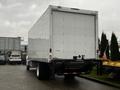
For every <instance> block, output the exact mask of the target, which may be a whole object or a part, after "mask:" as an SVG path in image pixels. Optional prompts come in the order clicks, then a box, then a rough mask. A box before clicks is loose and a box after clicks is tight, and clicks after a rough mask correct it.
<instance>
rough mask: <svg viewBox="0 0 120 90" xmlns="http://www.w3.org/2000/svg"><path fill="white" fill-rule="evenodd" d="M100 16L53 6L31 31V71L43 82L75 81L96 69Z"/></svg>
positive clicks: (29, 42)
mask: <svg viewBox="0 0 120 90" xmlns="http://www.w3.org/2000/svg"><path fill="white" fill-rule="evenodd" d="M97 28H98V14H97V12H96V11H89V10H81V9H76V8H66V7H61V6H52V5H50V6H49V7H48V8H47V10H46V11H45V12H44V14H43V15H42V16H41V17H40V19H39V20H38V21H37V22H36V23H35V24H34V25H33V27H32V28H31V30H30V31H29V34H28V36H29V39H28V61H27V70H29V69H30V67H36V68H37V69H36V72H37V73H36V75H37V77H38V78H39V79H49V78H51V77H54V75H55V74H58V75H65V76H66V77H74V76H75V75H79V74H80V73H81V72H88V71H89V70H91V68H92V62H91V60H94V59H96V57H97V54H96V50H97V48H98V45H97V43H98V41H97V40H98V34H97V33H98V29H97Z"/></svg>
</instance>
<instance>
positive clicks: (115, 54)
mask: <svg viewBox="0 0 120 90" xmlns="http://www.w3.org/2000/svg"><path fill="white" fill-rule="evenodd" d="M110 51H111V55H110V56H111V60H119V59H120V55H119V47H118V42H117V38H116V35H115V34H114V33H112V36H111V45H110Z"/></svg>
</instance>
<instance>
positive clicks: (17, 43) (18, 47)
mask: <svg viewBox="0 0 120 90" xmlns="http://www.w3.org/2000/svg"><path fill="white" fill-rule="evenodd" d="M20 41H21V40H20V38H19V37H18V38H15V39H14V50H20V48H21V47H20Z"/></svg>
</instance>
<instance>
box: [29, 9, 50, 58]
mask: <svg viewBox="0 0 120 90" xmlns="http://www.w3.org/2000/svg"><path fill="white" fill-rule="evenodd" d="M28 37H29V39H28V56H29V59H33V60H36V59H38V60H41V58H44V59H46V60H48V55H49V49H50V10H49V9H48V10H47V11H46V12H45V13H44V14H43V15H42V16H41V18H40V19H39V20H38V21H37V22H36V24H34V25H33V27H32V28H31V30H30V31H29V34H28Z"/></svg>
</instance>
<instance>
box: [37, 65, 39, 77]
mask: <svg viewBox="0 0 120 90" xmlns="http://www.w3.org/2000/svg"><path fill="white" fill-rule="evenodd" d="M39 73H40V72H39V66H37V77H39Z"/></svg>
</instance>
